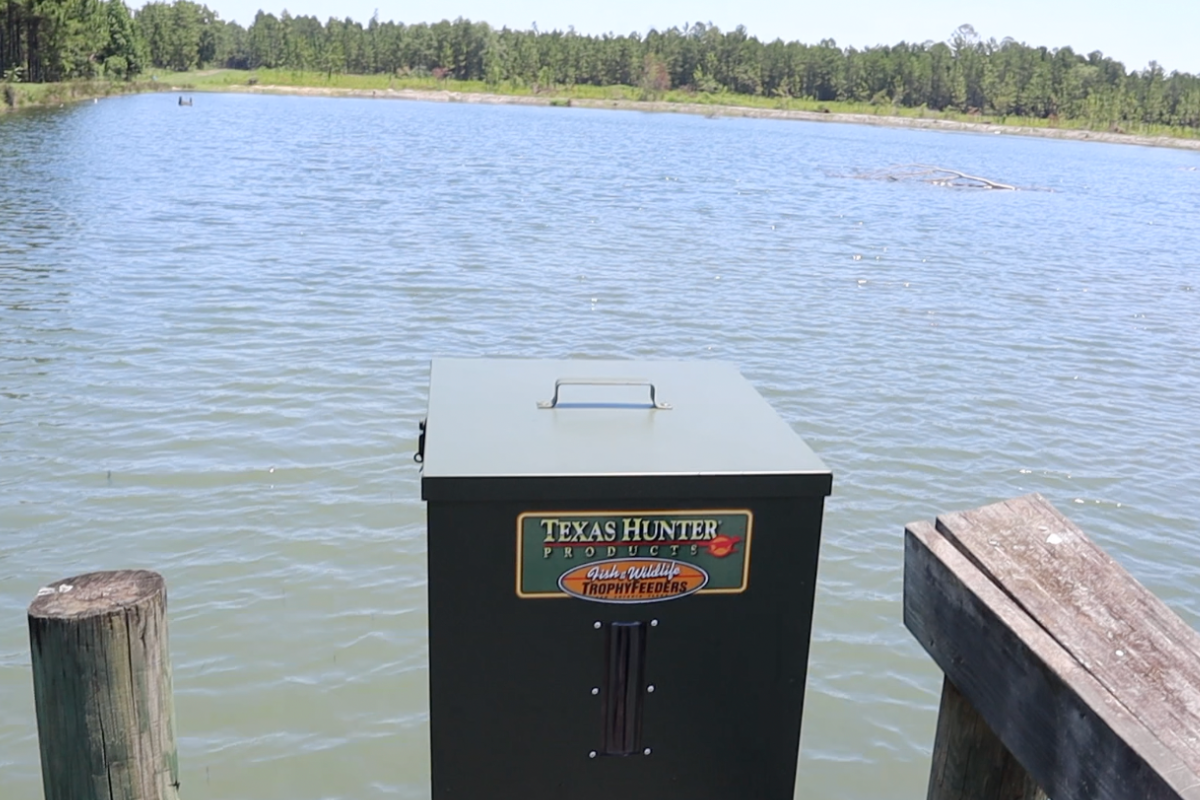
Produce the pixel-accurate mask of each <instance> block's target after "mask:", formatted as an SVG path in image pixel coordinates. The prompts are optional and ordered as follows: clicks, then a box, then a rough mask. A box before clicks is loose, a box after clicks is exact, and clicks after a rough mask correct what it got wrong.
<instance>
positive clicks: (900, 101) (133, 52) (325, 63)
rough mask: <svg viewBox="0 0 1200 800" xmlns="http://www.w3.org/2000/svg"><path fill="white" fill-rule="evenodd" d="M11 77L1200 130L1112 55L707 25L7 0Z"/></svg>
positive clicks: (1179, 101)
mask: <svg viewBox="0 0 1200 800" xmlns="http://www.w3.org/2000/svg"><path fill="white" fill-rule="evenodd" d="M0 14H2V15H3V16H2V17H0V72H2V73H3V76H4V77H5V78H6V79H8V80H29V81H55V80H66V79H72V78H92V77H112V78H127V77H132V76H135V75H137V74H139V73H145V72H147V71H149V70H154V69H163V70H178V71H183V70H190V69H195V68H197V67H232V68H238V69H257V68H274V69H288V70H303V71H321V72H325V73H327V74H329V75H332V74H333V73H352V74H387V75H396V76H400V77H410V76H415V77H435V78H452V79H457V80H470V81H482V82H485V83H487V84H489V85H492V86H499V85H502V84H507V85H509V86H518V87H520V86H525V87H536V88H552V87H560V86H567V87H570V86H575V85H590V86H616V85H623V86H633V87H638V88H640V89H641V90H643V91H645V92H649V93H661V92H665V91H668V90H672V89H678V90H685V91H691V92H696V93H707V94H719V93H726V92H727V93H734V94H743V95H757V96H765V97H777V98H781V99H787V98H806V99H810V100H816V101H821V102H829V101H849V102H857V103H872V104H876V105H890V106H901V107H907V108H921V107H925V108H928V109H931V110H938V111H941V110H948V109H952V110H957V111H959V112H963V113H968V114H969V113H984V114H993V115H999V116H1021V117H1036V118H1043V119H1055V118H1060V117H1061V118H1067V119H1079V120H1085V121H1087V122H1088V123H1089V124H1091V125H1092V126H1101V125H1112V126H1120V125H1123V124H1129V123H1146V124H1160V125H1172V126H1179V127H1188V128H1200V77H1197V76H1196V75H1192V74H1189V73H1180V72H1172V73H1170V74H1167V73H1166V72H1165V71H1164V70H1163V69H1162V67H1160V66H1159V65H1158V64H1156V63H1154V62H1151V63H1150V64H1149V66H1147V67H1146V68H1144V69H1141V70H1127V69H1126V68H1125V66H1124V64H1122V63H1121V62H1119V61H1115V60H1113V59H1112V58H1109V57H1107V56H1105V55H1104V54H1103V53H1100V52H1099V51H1096V52H1092V53H1088V54H1086V55H1084V54H1082V53H1076V52H1074V51H1073V50H1072V49H1071V48H1070V47H1061V48H1057V49H1050V48H1046V47H1032V46H1029V45H1027V44H1023V43H1021V42H1016V41H1014V40H1012V39H1004V40H1002V41H999V42H997V41H996V40H995V39H986V40H985V39H983V38H982V37H980V36H979V35H977V34H976V32H975V31H974V29H972V28H971V26H969V25H963V26H961V27H960V28H958V29H957V30H956V31H954V33H953V34H952V35H951V36H950V38H949V39H948V40H946V41H940V42H921V43H908V42H901V43H899V44H896V45H890V46H878V47H866V48H862V49H858V48H854V47H849V48H842V47H839V46H838V45H837V43H836V42H834V41H833V40H831V39H826V40H822V41H820V42H819V43H817V44H805V43H801V42H795V41H793V42H784V41H782V40H779V39H776V40H774V41H770V42H764V41H762V40H760V39H758V38H756V37H754V36H751V35H750V34H749V33H747V31H746V30H745V28H743V27H740V26H739V27H738V28H736V29H734V30H732V31H722V30H720V29H719V28H717V27H715V26H712V25H704V24H701V23H696V24H694V25H689V26H685V27H673V28H669V29H666V30H663V31H658V30H651V31H650V32H649V33H647V34H640V33H631V34H628V35H624V36H618V35H613V34H604V35H600V36H585V35H581V34H578V33H575V32H574V31H573V30H567V31H558V30H555V31H539V30H537V28H536V26H535V27H534V28H533V29H532V30H525V31H519V30H510V29H508V28H502V29H495V28H492V27H491V26H490V25H488V24H487V23H485V22H471V21H470V20H466V19H458V20H455V21H454V22H450V21H442V22H437V23H433V24H426V23H419V24H412V25H406V24H403V23H399V22H382V21H380V20H379V19H378V15H376V16H375V17H373V18H372V19H371V20H369V21H368V22H367V23H366V24H365V25H364V24H362V23H360V22H356V21H354V20H352V19H349V18H347V19H342V20H339V19H334V18H330V19H329V20H327V21H326V22H324V23H322V22H321V21H320V20H318V19H317V18H315V17H311V16H292V15H290V14H288V12H287V11H284V12H283V13H282V14H280V15H279V16H275V15H274V14H268V13H264V12H262V11H259V12H258V14H257V15H256V16H255V18H254V21H253V22H252V23H251V24H250V25H249V26H247V27H242V26H241V25H238V24H237V23H234V22H226V21H224V20H222V19H220V17H219V16H218V15H217V14H216V13H215V12H213V11H212V10H210V9H209V8H208V7H207V6H204V5H201V4H198V3H195V2H191V0H175V2H172V3H166V2H151V3H149V4H147V5H146V6H144V7H143V8H141V9H140V10H138V11H137V12H136V13H135V14H131V13H130V11H129V9H128V7H127V6H125V4H124V2H123V0H0Z"/></svg>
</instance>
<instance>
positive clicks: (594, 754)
mask: <svg viewBox="0 0 1200 800" xmlns="http://www.w3.org/2000/svg"><path fill="white" fill-rule="evenodd" d="M595 757H596V751H595V750H593V751H592V752H590V753H588V758H595Z"/></svg>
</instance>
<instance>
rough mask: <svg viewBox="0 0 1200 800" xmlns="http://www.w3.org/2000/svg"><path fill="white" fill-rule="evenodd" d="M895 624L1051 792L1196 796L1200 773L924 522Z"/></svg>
mask: <svg viewBox="0 0 1200 800" xmlns="http://www.w3.org/2000/svg"><path fill="white" fill-rule="evenodd" d="M904 622H905V625H906V626H907V627H908V629H909V630H910V631H911V632H912V633H913V635H914V636H915V637H916V638H917V640H918V641H919V642H920V643H921V644H922V646H924V647H925V649H926V650H927V651H928V652H929V654H930V655H931V656H932V657H933V659H934V661H936V662H937V664H938V666H939V667H941V669H942V671H943V672H944V673H945V674H946V677H947V678H948V679H949V680H950V681H952V682H953V683H954V685H955V686H956V687H957V688H958V689H959V690H960V691H961V692H962V694H963V696H964V697H965V698H966V699H967V700H968V701H969V702H970V704H971V705H972V706H973V707H974V708H975V709H976V710H977V711H978V712H979V714H980V715H981V716H982V717H983V719H984V720H985V721H986V722H987V724H988V726H989V727H990V728H991V729H992V730H993V731H994V732H995V733H996V735H997V736H998V737H999V739H1000V740H1001V742H1003V743H1004V745H1005V747H1007V748H1008V750H1009V751H1010V752H1011V753H1012V754H1013V755H1014V756H1015V757H1016V758H1017V759H1018V760H1019V761H1020V763H1021V764H1022V765H1023V766H1024V767H1025V769H1026V770H1027V771H1028V772H1029V774H1030V775H1031V776H1032V777H1033V778H1034V780H1035V781H1036V782H1037V783H1038V784H1039V785H1040V786H1041V787H1042V788H1043V789H1044V790H1045V791H1046V793H1047V794H1049V795H1050V796H1051V797H1053V798H1054V800H1158V798H1186V799H1187V800H1200V778H1198V776H1197V775H1196V773H1195V772H1194V771H1193V770H1191V769H1190V768H1189V767H1188V765H1187V764H1186V763H1185V762H1184V761H1183V760H1182V759H1181V758H1180V757H1179V756H1178V754H1176V753H1174V752H1172V750H1171V749H1169V748H1168V747H1166V746H1165V745H1164V744H1163V743H1162V742H1161V741H1159V739H1158V738H1157V737H1156V736H1155V735H1154V734H1153V733H1152V732H1151V730H1150V729H1149V728H1148V727H1147V726H1146V725H1145V724H1144V723H1143V722H1142V721H1141V720H1139V719H1138V718H1137V717H1135V716H1134V715H1133V714H1131V713H1130V711H1129V710H1128V709H1127V708H1125V707H1124V706H1123V705H1122V704H1121V703H1120V702H1118V701H1117V700H1116V698H1115V697H1113V695H1112V693H1110V692H1109V691H1108V690H1107V689H1105V687H1104V686H1103V685H1101V684H1100V683H1099V681H1097V680H1096V678H1095V677H1094V676H1093V675H1092V674H1091V673H1089V672H1088V671H1087V670H1086V669H1084V668H1083V666H1082V665H1080V664H1079V662H1078V661H1076V660H1075V658H1074V657H1073V656H1072V655H1071V654H1070V653H1068V652H1067V651H1066V650H1064V649H1063V648H1062V647H1061V646H1060V645H1059V644H1058V642H1056V641H1055V640H1054V639H1053V638H1052V637H1051V636H1050V635H1049V634H1048V633H1047V632H1046V630H1045V629H1044V628H1042V627H1041V626H1040V625H1038V624H1037V622H1036V621H1034V620H1033V618H1031V617H1030V616H1029V615H1028V614H1027V613H1026V612H1025V611H1024V610H1022V609H1021V608H1020V607H1019V606H1018V605H1017V604H1016V603H1015V602H1014V601H1013V600H1012V599H1011V598H1010V597H1009V596H1008V595H1006V594H1005V593H1004V592H1003V591H1001V590H1000V588H999V587H998V586H997V585H996V584H995V583H994V582H993V581H992V580H991V579H990V578H989V577H988V576H987V575H985V574H984V573H983V572H982V571H981V570H980V569H979V568H978V567H977V566H976V565H975V564H973V563H971V562H970V561H969V560H968V559H967V557H966V556H965V555H964V554H963V553H961V552H960V551H959V550H958V549H957V548H956V547H955V546H954V544H953V543H951V542H950V541H948V540H947V539H946V538H945V537H944V536H942V535H941V534H940V533H939V532H938V531H937V530H936V529H935V528H934V526H933V525H932V524H930V523H925V522H922V523H914V524H912V525H909V526H908V527H907V529H906V530H905V554H904Z"/></svg>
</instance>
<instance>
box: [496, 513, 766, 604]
mask: <svg viewBox="0 0 1200 800" xmlns="http://www.w3.org/2000/svg"><path fill="white" fill-rule="evenodd" d="M752 519H753V517H752V515H751V513H750V512H749V511H594V512H586V511H585V512H575V511H563V512H545V513H543V512H538V513H533V512H530V513H525V514H521V515H520V516H519V517H517V596H518V597H524V598H537V597H578V598H580V599H581V600H591V601H593V602H597V603H655V602H659V601H662V600H675V599H677V598H680V597H686V596H688V595H690V594H737V593H739V592H744V591H745V590H746V582H747V579H748V577H749V574H750V534H751V522H752Z"/></svg>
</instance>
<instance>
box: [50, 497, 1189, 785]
mask: <svg viewBox="0 0 1200 800" xmlns="http://www.w3.org/2000/svg"><path fill="white" fill-rule="evenodd" d="M1196 583H1197V586H1200V576H1197V581H1196ZM904 623H905V625H906V626H907V627H908V629H909V630H910V631H911V632H912V633H913V635H914V636H916V638H917V640H918V641H919V642H920V643H921V644H922V646H924V648H925V649H926V650H927V651H928V652H929V654H930V655H931V656H932V657H933V659H934V661H936V662H937V664H938V666H939V667H941V669H942V671H943V672H944V673H945V681H944V685H943V689H942V701H941V702H942V704H941V711H940V715H939V718H938V726H937V733H936V735H935V740H934V753H933V767H932V770H931V774H930V781H929V792H928V798H929V800H1036V799H1037V798H1044V797H1045V794H1043V792H1042V790H1043V789H1044V790H1045V793H1046V794H1049V796H1050V797H1052V798H1054V800H1160V798H1185V799H1186V800H1200V635H1197V634H1196V632H1195V631H1193V630H1192V629H1191V628H1190V627H1188V626H1187V625H1186V624H1185V623H1184V622H1183V621H1182V620H1180V619H1179V617H1177V616H1176V615H1175V614H1173V613H1172V612H1171V611H1170V609H1168V608H1167V607H1166V606H1165V605H1163V603H1162V602H1160V601H1159V600H1158V598H1156V597H1154V595H1152V594H1150V592H1148V591H1147V590H1146V589H1145V588H1144V587H1143V586H1142V585H1141V584H1139V583H1138V582H1137V581H1135V580H1134V579H1133V578H1132V577H1131V576H1130V575H1129V574H1128V573H1127V572H1125V570H1123V569H1122V568H1121V567H1120V565H1118V564H1117V563H1116V562H1115V561H1113V560H1112V559H1111V558H1109V557H1108V556H1107V555H1106V554H1105V553H1104V552H1103V551H1102V550H1101V549H1100V548H1099V547H1097V546H1096V545H1095V544H1094V543H1093V542H1092V541H1091V540H1090V539H1088V537H1087V536H1085V535H1084V533H1083V532H1082V531H1081V530H1079V528H1077V527H1076V526H1075V525H1073V524H1072V523H1071V522H1070V520H1068V519H1067V518H1066V517H1064V516H1063V515H1062V514H1060V513H1058V511H1056V510H1055V509H1054V508H1053V507H1052V506H1051V505H1050V504H1049V503H1048V502H1047V501H1046V500H1045V499H1043V498H1042V497H1040V496H1038V495H1029V496H1027V497H1020V498H1017V499H1015V500H1009V501H1006V502H1003V503H997V504H995V505H990V506H985V507H983V508H980V509H976V510H974V511H966V512H961V513H955V514H947V515H944V516H942V517H939V518H938V520H937V522H936V524H935V523H930V522H916V523H913V524H911V525H909V526H908V527H907V529H906V530H905V551H904ZM29 632H30V644H31V649H32V656H33V659H32V665H33V673H34V695H35V701H36V710H37V718H38V736H39V740H40V747H41V756H42V774H43V781H44V788H45V797H46V800H178V797H179V779H178V774H179V771H178V764H177V761H176V755H175V726H174V719H173V704H172V700H171V668H170V656H169V652H168V648H167V627H166V586H165V584H164V583H163V580H162V578H161V577H160V576H159V575H157V574H155V573H152V572H145V571H121V572H104V573H91V574H88V575H82V576H78V577H76V578H70V579H67V580H63V581H57V582H55V583H52V584H50V585H49V586H46V587H43V588H42V589H41V590H39V591H38V594H37V597H36V598H34V601H33V603H32V604H31V605H30V607H29Z"/></svg>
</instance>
